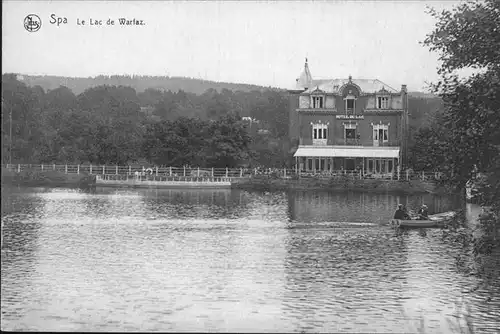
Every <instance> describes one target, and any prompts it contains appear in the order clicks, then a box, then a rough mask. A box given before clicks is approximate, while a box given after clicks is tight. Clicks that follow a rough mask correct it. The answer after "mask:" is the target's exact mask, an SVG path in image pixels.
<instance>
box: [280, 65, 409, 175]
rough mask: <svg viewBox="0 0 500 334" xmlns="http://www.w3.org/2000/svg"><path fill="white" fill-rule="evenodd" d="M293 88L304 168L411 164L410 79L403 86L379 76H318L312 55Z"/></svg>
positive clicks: (298, 157)
mask: <svg viewBox="0 0 500 334" xmlns="http://www.w3.org/2000/svg"><path fill="white" fill-rule="evenodd" d="M288 93H289V98H290V110H289V113H290V129H289V133H290V140H291V143H292V146H293V147H294V151H295V153H294V158H295V163H296V168H297V169H298V170H300V171H309V172H313V171H314V172H322V171H333V170H341V169H343V170H355V169H357V168H362V170H363V171H364V173H367V174H386V173H392V172H394V171H395V170H396V169H397V168H404V166H406V163H407V162H406V150H407V139H406V138H407V133H408V92H407V88H406V85H401V90H400V91H397V90H395V89H394V88H391V87H390V86H389V85H387V84H385V83H383V82H382V81H380V80H377V79H370V80H368V79H354V78H352V77H349V78H347V79H321V80H313V78H312V75H311V72H310V70H309V65H308V63H307V59H306V62H305V65H304V69H303V71H302V73H301V75H300V77H299V78H298V79H297V80H296V86H295V88H294V89H290V90H288Z"/></svg>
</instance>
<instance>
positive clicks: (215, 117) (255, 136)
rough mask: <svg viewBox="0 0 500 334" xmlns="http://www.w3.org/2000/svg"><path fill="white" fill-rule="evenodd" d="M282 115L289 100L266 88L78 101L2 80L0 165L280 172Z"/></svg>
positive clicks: (116, 92) (94, 95)
mask: <svg viewBox="0 0 500 334" xmlns="http://www.w3.org/2000/svg"><path fill="white" fill-rule="evenodd" d="M287 115H288V104H287V99H286V95H284V94H283V93H282V92H279V91H277V90H271V89H269V90H265V91H250V92H241V91H237V92H232V91H229V90H226V89H223V90H222V91H221V92H218V91H217V90H215V89H209V90H207V91H205V92H204V93H203V94H200V95H196V94H193V93H186V92H184V91H178V92H175V93H173V92H170V91H160V90H155V89H146V90H145V91H144V92H141V93H137V92H136V91H135V90H134V89H133V88H131V87H126V86H97V87H92V88H89V89H87V90H85V91H84V92H83V93H81V94H79V95H75V94H74V93H73V92H72V91H71V90H70V89H69V88H67V87H63V86H61V87H59V88H56V89H53V90H48V91H45V90H44V89H43V88H42V87H40V86H34V87H29V86H27V85H25V84H24V83H23V82H21V81H19V80H17V77H16V75H12V74H6V75H3V76H2V160H3V163H6V162H8V161H9V160H10V159H12V162H13V163H80V164H84V163H93V164H120V165H123V164H128V163H154V164H163V165H184V164H190V165H193V166H195V165H197V166H206V167H235V166H238V165H267V166H276V167H278V166H279V167H282V166H285V165H286V163H287V156H288V154H285V153H288V151H287V150H288V147H287V128H288V117H287ZM10 117H12V132H11V129H10V126H11V123H10ZM243 117H247V118H249V119H252V120H255V121H247V120H243V119H242V118H243ZM11 133H12V136H11V135H10V134H11ZM11 137H12V143H11V141H10V139H11ZM10 148H12V151H9V150H10ZM9 152H10V153H9Z"/></svg>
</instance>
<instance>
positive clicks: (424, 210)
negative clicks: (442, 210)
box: [418, 204, 429, 220]
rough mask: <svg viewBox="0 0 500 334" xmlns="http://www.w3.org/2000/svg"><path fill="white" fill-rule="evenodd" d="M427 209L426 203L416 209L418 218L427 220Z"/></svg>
mask: <svg viewBox="0 0 500 334" xmlns="http://www.w3.org/2000/svg"><path fill="white" fill-rule="evenodd" d="M428 219H429V211H428V210H427V205H425V204H422V207H421V208H420V210H418V220H428Z"/></svg>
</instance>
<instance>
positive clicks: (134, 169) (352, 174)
mask: <svg viewBox="0 0 500 334" xmlns="http://www.w3.org/2000/svg"><path fill="white" fill-rule="evenodd" d="M2 168H3V169H7V170H10V171H14V172H22V171H26V170H30V171H58V172H63V173H66V174H80V173H88V174H94V175H105V176H106V178H110V177H113V175H116V176H124V177H127V178H128V177H130V178H131V177H137V176H155V177H163V178H165V179H167V178H168V179H176V180H181V179H182V178H190V179H192V178H198V179H207V178H211V179H214V178H219V179H221V178H224V179H229V180H230V179H235V178H250V177H269V178H287V179H289V178H307V177H315V178H339V177H341V178H356V179H381V180H408V181H409V180H424V181H433V180H441V179H443V175H442V173H439V172H413V171H411V170H408V171H401V172H398V171H394V172H391V173H377V172H368V171H363V170H352V171H348V170H322V171H320V170H301V171H298V169H288V168H202V167H188V166H186V167H167V166H138V165H130V166H110V165H91V164H89V165H66V164H65V165H61V164H50V165H47V164H11V165H9V164H3V165H2Z"/></svg>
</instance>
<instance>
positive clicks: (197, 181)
mask: <svg viewBox="0 0 500 334" xmlns="http://www.w3.org/2000/svg"><path fill="white" fill-rule="evenodd" d="M96 186H101V187H130V188H210V189H214V188H215V189H220V188H231V179H230V178H225V177H220V178H214V177H165V176H149V177H144V176H139V177H137V176H132V177H127V176H125V177H123V176H121V175H96Z"/></svg>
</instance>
